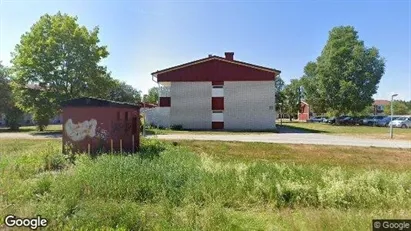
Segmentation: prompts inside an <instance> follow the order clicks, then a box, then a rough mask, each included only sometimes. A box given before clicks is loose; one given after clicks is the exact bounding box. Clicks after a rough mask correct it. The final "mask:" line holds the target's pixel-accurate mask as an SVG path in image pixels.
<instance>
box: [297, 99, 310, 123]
mask: <svg viewBox="0 0 411 231" xmlns="http://www.w3.org/2000/svg"><path fill="white" fill-rule="evenodd" d="M309 119H310V105H309V104H308V103H306V102H304V101H301V104H300V111H299V112H298V120H300V121H307V120H309Z"/></svg>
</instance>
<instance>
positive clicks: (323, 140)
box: [0, 132, 411, 149]
mask: <svg viewBox="0 0 411 231" xmlns="http://www.w3.org/2000/svg"><path fill="white" fill-rule="evenodd" d="M148 137H149V138H158V139H162V140H216V141H239V142H263V143H283V144H317V145H339V146H360V147H383V148H410V149H411V141H407V140H383V139H366V138H355V137H349V136H336V135H328V134H319V133H292V132H290V133H260V134H253V133H250V134H241V135H237V134H221V135H220V134H210V135H200V134H172V135H155V136H148ZM60 138H61V135H60V134H49V135H32V134H28V133H0V139H60Z"/></svg>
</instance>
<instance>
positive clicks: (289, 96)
mask: <svg viewBox="0 0 411 231" xmlns="http://www.w3.org/2000/svg"><path fill="white" fill-rule="evenodd" d="M301 94H302V92H301V81H300V80H298V79H291V82H290V84H288V85H286V86H285V88H284V106H283V110H284V112H285V113H286V114H288V115H289V116H290V120H292V118H293V117H296V115H297V113H298V111H299V110H300V105H301V96H302V95H301Z"/></svg>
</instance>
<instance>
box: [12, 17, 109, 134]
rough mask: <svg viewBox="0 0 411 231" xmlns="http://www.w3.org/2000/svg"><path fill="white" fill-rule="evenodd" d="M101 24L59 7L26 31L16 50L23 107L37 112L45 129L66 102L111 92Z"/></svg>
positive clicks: (16, 78) (16, 75) (17, 81)
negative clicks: (91, 25) (102, 63)
mask: <svg viewBox="0 0 411 231" xmlns="http://www.w3.org/2000/svg"><path fill="white" fill-rule="evenodd" d="M98 33H99V28H98V27H95V28H94V29H93V30H90V31H89V30H87V28H86V27H84V26H80V25H79V24H78V23H77V17H71V16H69V15H67V14H61V13H60V12H58V13H57V14H56V15H48V14H46V15H44V16H42V17H40V20H39V21H37V22H36V23H35V24H34V25H33V26H32V27H31V29H30V31H29V32H26V33H25V34H23V35H22V37H21V40H20V43H19V44H18V45H16V47H15V51H14V53H13V54H12V63H13V65H14V70H13V71H14V77H13V84H12V86H13V92H14V93H15V94H16V99H17V102H16V103H17V106H18V107H19V108H21V109H23V110H24V111H25V112H28V113H31V114H32V115H33V117H34V119H35V121H37V123H38V125H39V129H40V130H42V129H43V128H44V126H47V125H48V121H49V119H50V118H52V117H53V116H54V115H56V114H57V113H59V111H60V104H61V102H62V101H65V100H69V99H72V98H77V97H82V96H94V97H105V96H107V95H108V90H109V89H110V87H111V86H113V84H114V81H113V80H112V79H111V78H110V74H109V73H107V70H106V68H105V67H103V66H100V65H99V62H100V61H101V60H102V59H103V58H105V57H107V56H108V52H107V48H106V47H105V46H99V45H98V43H99V39H98Z"/></svg>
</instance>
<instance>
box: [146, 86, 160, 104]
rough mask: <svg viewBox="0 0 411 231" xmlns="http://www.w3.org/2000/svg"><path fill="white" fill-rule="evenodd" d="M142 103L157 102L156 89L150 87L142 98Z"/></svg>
mask: <svg viewBox="0 0 411 231" xmlns="http://www.w3.org/2000/svg"><path fill="white" fill-rule="evenodd" d="M143 102H144V103H157V102H158V87H152V88H150V89H149V90H148V94H145V95H144V96H143Z"/></svg>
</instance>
